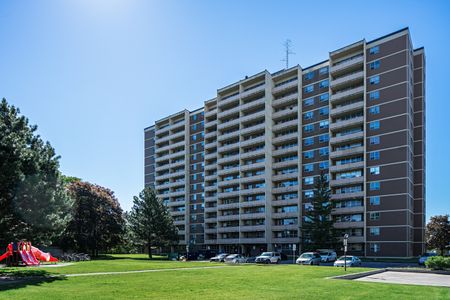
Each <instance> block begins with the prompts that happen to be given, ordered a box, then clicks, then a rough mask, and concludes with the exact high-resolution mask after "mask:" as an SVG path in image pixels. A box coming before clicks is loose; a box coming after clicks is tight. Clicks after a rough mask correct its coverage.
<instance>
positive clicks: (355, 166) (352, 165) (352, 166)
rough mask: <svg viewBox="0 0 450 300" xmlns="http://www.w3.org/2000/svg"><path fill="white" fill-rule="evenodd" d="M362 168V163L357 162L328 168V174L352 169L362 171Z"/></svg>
mask: <svg viewBox="0 0 450 300" xmlns="http://www.w3.org/2000/svg"><path fill="white" fill-rule="evenodd" d="M363 168H364V162H363V161H358V162H354V163H348V164H343V165H336V166H330V172H343V171H349V170H353V169H363Z"/></svg>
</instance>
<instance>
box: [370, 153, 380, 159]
mask: <svg viewBox="0 0 450 300" xmlns="http://www.w3.org/2000/svg"><path fill="white" fill-rule="evenodd" d="M379 159H380V152H379V151H374V152H370V160H379Z"/></svg>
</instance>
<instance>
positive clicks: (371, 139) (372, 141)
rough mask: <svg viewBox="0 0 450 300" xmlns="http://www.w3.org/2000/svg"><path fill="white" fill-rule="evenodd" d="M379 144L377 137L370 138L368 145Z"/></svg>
mask: <svg viewBox="0 0 450 300" xmlns="http://www.w3.org/2000/svg"><path fill="white" fill-rule="evenodd" d="M379 143H380V137H379V136H373V137H371V138H370V144H371V145H378V144H379Z"/></svg>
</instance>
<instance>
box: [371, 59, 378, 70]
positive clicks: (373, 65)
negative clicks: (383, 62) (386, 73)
mask: <svg viewBox="0 0 450 300" xmlns="http://www.w3.org/2000/svg"><path fill="white" fill-rule="evenodd" d="M379 67H380V61H379V60H376V61H373V62H371V63H370V69H371V70H375V69H378V68H379Z"/></svg>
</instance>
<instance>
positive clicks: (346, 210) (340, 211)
mask: <svg viewBox="0 0 450 300" xmlns="http://www.w3.org/2000/svg"><path fill="white" fill-rule="evenodd" d="M363 212H364V206H353V207H342V208H333V210H332V211H331V214H332V215H346V214H354V213H363Z"/></svg>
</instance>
